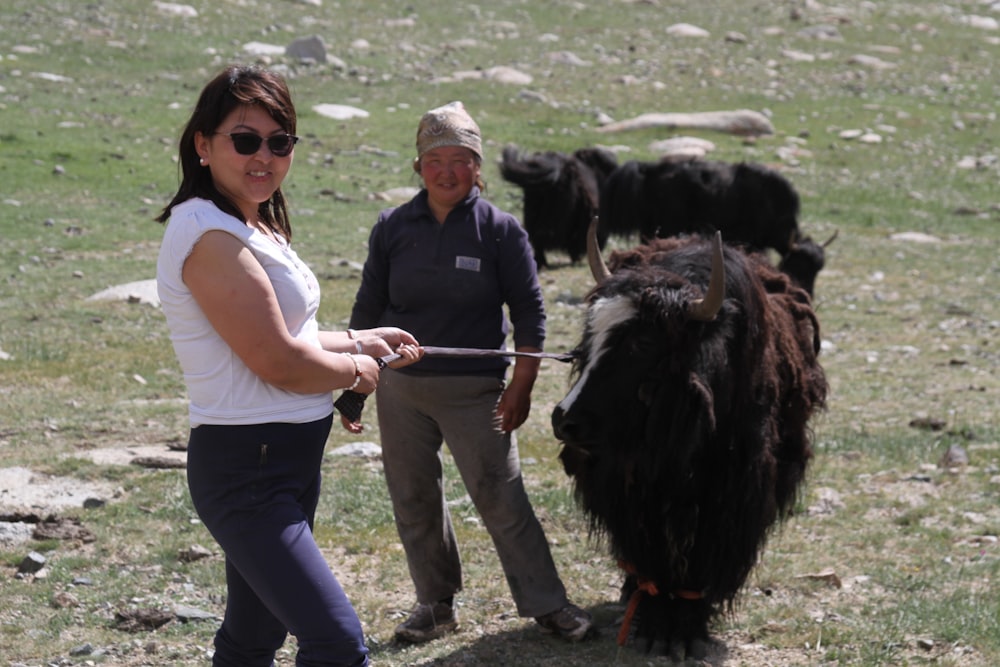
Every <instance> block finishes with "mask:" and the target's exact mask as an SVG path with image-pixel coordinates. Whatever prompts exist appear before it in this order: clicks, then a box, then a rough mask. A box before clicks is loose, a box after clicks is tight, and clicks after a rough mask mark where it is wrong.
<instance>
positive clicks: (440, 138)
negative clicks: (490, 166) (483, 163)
mask: <svg viewBox="0 0 1000 667" xmlns="http://www.w3.org/2000/svg"><path fill="white" fill-rule="evenodd" d="M442 146H461V147H463V148H468V149H469V150H470V151H472V152H473V153H475V154H476V155H478V156H479V159H480V160H482V159H483V142H482V138H481V134H480V132H479V126H478V125H476V121H474V120H472V116H470V115H469V113H468V112H467V111H466V110H465V106H464V105H463V104H462V103H461V102H458V101H455V102H449V103H448V104H445V105H444V106H441V107H438V108H437V109H431V110H430V111H428V112H427V113H425V114H424V116H423V118H421V119H420V125H419V126H418V127H417V157H420V156H421V155H423V154H424V153H426V152H427V151H429V150H433V149H435V148H441V147H442Z"/></svg>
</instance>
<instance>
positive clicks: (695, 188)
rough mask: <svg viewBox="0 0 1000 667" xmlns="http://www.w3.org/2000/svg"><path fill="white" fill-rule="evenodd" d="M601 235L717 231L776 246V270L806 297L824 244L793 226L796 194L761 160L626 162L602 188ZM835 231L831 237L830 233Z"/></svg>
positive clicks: (755, 246)
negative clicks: (732, 161)
mask: <svg viewBox="0 0 1000 667" xmlns="http://www.w3.org/2000/svg"><path fill="white" fill-rule="evenodd" d="M599 215H600V221H601V222H600V227H601V230H600V233H604V234H608V233H610V234H612V235H616V236H625V237H629V236H633V235H635V234H638V235H639V237H640V239H641V240H642V241H643V242H646V241H649V240H650V239H653V238H667V237H671V236H678V235H680V234H688V233H693V234H703V235H711V234H712V233H714V232H716V231H721V232H722V235H723V237H724V238H725V239H726V243H729V244H736V245H742V246H744V247H745V248H746V249H747V250H748V251H750V252H763V251H765V250H766V249H768V248H772V249H774V250H775V251H776V252H777V253H778V255H780V256H781V261H780V264H779V265H778V268H779V270H781V271H782V272H784V273H786V274H788V275H789V277H791V278H792V280H794V281H795V283H796V284H798V286H799V287H801V288H803V289H804V290H806V292H808V293H809V294H810V295H812V294H813V290H814V288H815V283H816V276H817V275H818V274H819V272H820V270H821V269H822V268H823V264H824V262H825V257H824V255H825V253H824V248H825V247H826V246H827V245H829V244H830V242H832V241H833V238H831V239H830V240H829V241H827V242H826V243H824V244H823V245H820V244H818V243H816V242H814V241H813V240H812V239H810V238H809V237H807V236H803V234H802V232H801V230H800V229H799V195H798V193H797V192H796V191H795V188H794V187H792V184H791V183H790V182H789V181H788V180H787V179H786V178H785V177H784V176H782V175H781V174H780V173H778V172H777V171H775V170H773V169H770V168H768V167H766V166H764V165H761V164H755V163H748V162H738V163H728V162H715V161H711V160H701V159H683V160H670V159H665V160H660V161H658V162H640V161H637V160H630V161H628V162H625V163H623V164H622V165H621V166H620V167H618V168H617V169H616V170H615V171H614V173H612V174H611V175H610V176H609V177H608V179H607V181H606V182H605V184H604V186H603V187H602V189H601V200H600V207H599ZM834 236H836V235H834Z"/></svg>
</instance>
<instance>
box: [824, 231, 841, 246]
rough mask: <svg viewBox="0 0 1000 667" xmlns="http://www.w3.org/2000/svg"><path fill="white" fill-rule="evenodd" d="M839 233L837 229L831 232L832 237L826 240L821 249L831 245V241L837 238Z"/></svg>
mask: <svg viewBox="0 0 1000 667" xmlns="http://www.w3.org/2000/svg"><path fill="white" fill-rule="evenodd" d="M839 233H840V230H839V229H835V230H833V236H831V237H830V238H828V239H827V240H826V243H824V244H823V247H824V248H825V247H827V246H828V245H830V244H831V243H833V240H834V239H835V238H837V234H839Z"/></svg>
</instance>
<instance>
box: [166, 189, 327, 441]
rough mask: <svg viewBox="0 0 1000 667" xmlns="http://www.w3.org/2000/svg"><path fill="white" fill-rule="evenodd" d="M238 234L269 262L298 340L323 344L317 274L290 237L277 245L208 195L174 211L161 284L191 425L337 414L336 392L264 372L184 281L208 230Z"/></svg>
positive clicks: (303, 419)
mask: <svg viewBox="0 0 1000 667" xmlns="http://www.w3.org/2000/svg"><path fill="white" fill-rule="evenodd" d="M216 229H217V230H221V231H224V232H226V233H229V234H232V235H233V236H235V237H236V238H238V239H239V240H240V241H241V242H242V243H243V244H244V245H245V246H246V247H247V248H249V249H250V251H251V252H252V253H253V255H254V257H256V258H257V261H258V262H260V264H261V266H263V267H264V271H266V272H267V275H268V277H269V278H270V279H271V285H272V287H273V288H274V292H275V294H276V295H277V297H278V305H279V307H280V308H281V314H282V317H283V318H284V320H285V326H287V327H288V332H289V333H290V334H291V335H292V337H293V338H296V339H299V340H304V341H307V342H308V343H309V344H311V345H315V346H316V347H320V343H319V326H318V324H317V322H316V311H317V309H318V308H319V283H318V282H317V281H316V276H315V275H314V274H313V272H312V271H311V270H310V269H309V267H307V266H306V265H305V264H303V263H302V261H301V260H300V259H299V258H298V255H296V254H295V252H294V251H293V250H292V249H291V247H290V246H289V245H288V243H287V242H286V241H285V240H284V239H279V243H275V242H274V241H273V240H271V239H269V238H268V237H266V236H265V235H263V234H261V233H260V232H258V231H256V230H255V229H251V228H250V227H249V226H248V225H246V224H245V223H244V222H242V221H240V220H237V219H236V218H234V217H233V216H231V215H228V214H226V213H223V212H222V211H220V210H219V208H218V207H216V206H215V204H213V203H212V202H210V201H208V200H205V199H197V198H196V199H190V200H188V201H186V202H183V203H181V204H178V205H177V206H175V207H174V208H173V209H172V210H171V211H170V219H169V220H168V221H167V226H166V230H165V231H164V234H163V243H162V245H161V246H160V255H159V259H158V261H157V263H156V286H157V291H158V293H159V297H160V303H161V306H162V308H163V313H164V315H166V318H167V326H168V328H169V329H170V341H171V342H172V343H173V346H174V352H175V353H176V354H177V359H178V360H179V361H180V365H181V369H182V370H183V371H184V382H185V383H186V385H187V390H188V398H189V399H190V405H189V412H190V420H191V426H192V427H196V426H198V425H200V424H230V425H235V424H262V423H267V422H291V423H306V422H311V421H316V420H318V419H323V418H324V417H326V416H327V415H329V414H330V413H331V412H333V395H332V393H331V392H325V393H322V394H297V393H294V392H290V391H286V390H284V389H279V388H278V387H275V386H273V385H270V384H268V383H266V382H264V381H263V380H261V379H260V378H259V377H257V376H256V375H255V374H254V373H253V372H252V371H251V370H250V369H249V368H247V366H246V364H244V363H243V361H242V360H241V359H240V358H239V357H238V356H236V354H235V353H233V351H232V350H231V349H230V348H229V346H228V345H227V344H226V342H225V341H224V340H222V338H221V337H220V336H219V334H218V333H216V331H215V329H214V328H213V327H212V325H211V324H210V323H209V321H208V319H207V318H206V317H205V314H204V313H203V312H202V310H201V308H200V307H199V306H198V303H197V302H196V301H195V300H194V297H193V296H192V295H191V292H190V290H188V288H187V285H185V284H184V281H183V280H182V279H181V271H182V269H183V268H184V262H185V261H186V260H187V258H188V255H190V254H191V251H192V249H193V248H194V246H195V244H196V243H197V242H198V240H199V239H201V237H202V235H203V234H204V233H205V232H208V231H211V230H216Z"/></svg>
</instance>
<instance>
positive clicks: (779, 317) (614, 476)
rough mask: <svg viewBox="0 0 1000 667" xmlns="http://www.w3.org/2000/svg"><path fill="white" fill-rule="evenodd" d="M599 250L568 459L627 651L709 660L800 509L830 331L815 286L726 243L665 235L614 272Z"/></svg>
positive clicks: (625, 256) (569, 404)
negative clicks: (604, 558) (820, 317)
mask: <svg viewBox="0 0 1000 667" xmlns="http://www.w3.org/2000/svg"><path fill="white" fill-rule="evenodd" d="M589 245H590V253H589V256H590V261H591V268H592V271H593V273H594V276H595V279H596V280H597V283H598V284H597V286H596V287H594V288H593V289H592V290H591V291H590V293H589V294H588V296H587V311H586V319H585V324H584V331H583V336H582V339H581V340H580V343H579V345H578V346H577V348H576V352H575V356H576V359H575V361H574V384H573V386H572V388H571V389H570V390H569V392H568V393H567V395H566V396H565V398H563V399H562V401H560V402H559V404H558V405H557V406H556V407H555V409H554V411H553V413H552V426H553V431H554V434H555V436H556V438H558V439H559V440H561V441H562V443H563V448H562V451H561V453H560V458H561V459H562V462H563V465H564V467H565V470H566V473H567V474H568V475H570V476H571V477H572V478H573V481H574V490H575V495H576V497H577V500H578V501H579V503H580V505H581V507H582V509H583V510H584V512H585V513H586V515H587V516H588V518H589V520H590V526H591V531H592V532H593V533H594V534H595V535H598V536H601V537H603V538H604V540H605V541H606V543H607V545H608V547H609V549H610V552H611V555H612V556H613V557H614V558H616V559H617V560H618V563H619V564H620V566H621V567H622V568H623V570H624V572H625V580H624V584H623V587H622V596H623V600H628V601H629V605H628V607H627V610H626V615H625V622H624V623H623V626H622V631H621V633H620V634H619V643H620V644H625V643H626V641H627V640H628V637H629V634H630V632H631V634H632V636H633V637H634V639H635V641H636V643H637V644H639V645H640V646H641V647H642V648H643V649H644V650H646V651H655V652H658V653H664V654H668V655H670V656H671V657H673V658H674V659H686V658H687V657H692V658H699V659H700V658H703V657H704V655H705V653H706V651H707V650H708V648H709V641H710V640H709V624H710V622H711V621H712V620H713V619H714V618H716V617H717V616H718V615H719V614H720V613H722V612H730V613H731V612H733V610H734V601H735V599H736V597H737V594H738V592H739V591H740V589H741V588H742V586H743V585H744V582H745V581H746V579H747V577H748V575H749V574H750V572H751V570H752V569H753V567H754V566H755V565H756V563H757V559H758V557H759V554H760V553H761V551H762V550H763V548H764V546H765V543H766V540H767V537H768V535H769V534H770V532H771V530H772V529H773V528H774V527H775V526H776V525H778V523H779V522H780V521H782V520H784V519H786V518H787V517H788V516H789V515H790V513H791V511H792V508H793V505H794V503H795V501H796V499H797V495H798V492H799V490H800V485H801V483H802V481H803V478H804V476H805V472H806V467H807V464H808V462H809V460H810V458H811V456H812V447H811V431H810V430H809V427H808V422H809V420H810V417H811V416H812V415H813V413H814V412H815V411H817V410H819V409H820V408H822V407H823V406H824V404H825V400H826V393H827V382H826V378H825V375H824V372H823V370H822V368H821V366H820V364H819V363H818V360H817V356H818V354H819V349H820V332H819V323H818V321H817V318H816V315H815V314H814V312H813V309H812V307H811V305H810V298H809V296H808V295H807V294H806V292H805V291H804V290H802V289H801V288H799V287H796V286H794V285H793V284H791V282H790V281H789V279H788V277H787V276H785V275H783V274H781V273H779V272H778V271H776V270H775V269H774V267H773V266H772V265H771V264H770V263H769V262H767V261H766V259H765V258H764V257H762V256H759V255H754V254H746V253H744V252H742V251H741V250H739V249H737V248H734V247H723V245H722V243H721V241H720V240H719V236H718V234H717V235H716V237H715V239H713V240H711V241H710V240H708V239H703V238H701V237H699V236H688V237H684V238H670V239H651V240H650V241H649V243H648V244H645V245H640V246H637V247H636V248H634V249H632V250H629V251H627V252H615V253H612V255H611V257H610V259H609V265H610V267H611V268H610V269H609V268H608V266H606V265H605V264H604V261H603V259H602V258H601V256H600V252H599V249H598V247H597V243H596V238H595V237H593V236H591V241H590V244H589Z"/></svg>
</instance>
